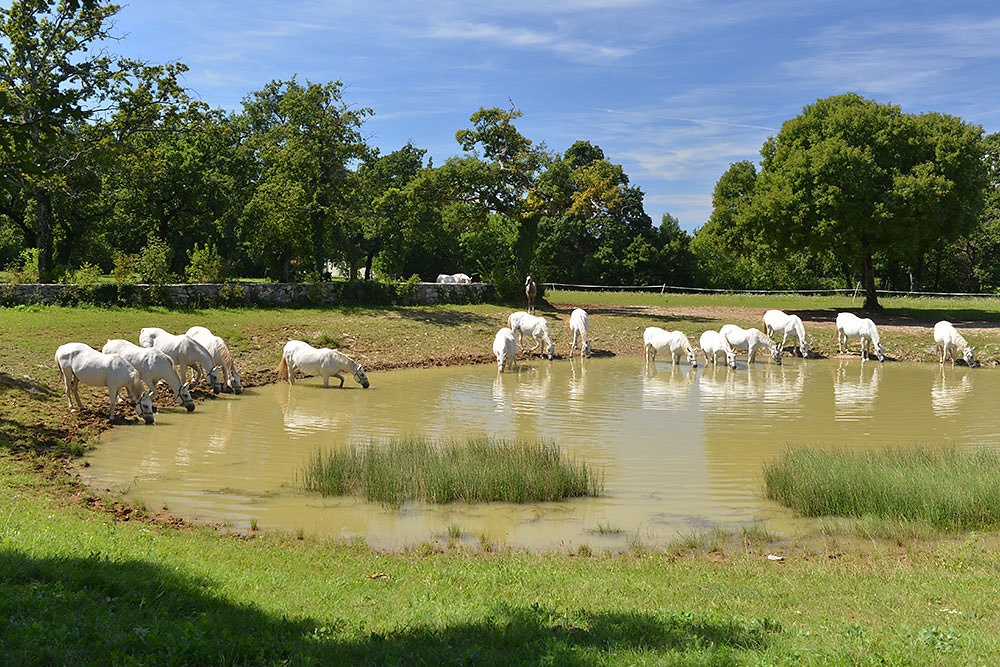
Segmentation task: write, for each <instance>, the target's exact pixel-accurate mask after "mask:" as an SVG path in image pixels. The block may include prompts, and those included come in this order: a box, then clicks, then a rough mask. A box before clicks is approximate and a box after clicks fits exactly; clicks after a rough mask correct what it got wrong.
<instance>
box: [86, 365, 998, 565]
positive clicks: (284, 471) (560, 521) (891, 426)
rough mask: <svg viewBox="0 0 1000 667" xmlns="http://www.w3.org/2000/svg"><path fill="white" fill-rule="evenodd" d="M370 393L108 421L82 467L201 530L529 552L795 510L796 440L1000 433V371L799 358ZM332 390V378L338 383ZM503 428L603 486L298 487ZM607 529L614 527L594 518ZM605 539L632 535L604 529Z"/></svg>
mask: <svg viewBox="0 0 1000 667" xmlns="http://www.w3.org/2000/svg"><path fill="white" fill-rule="evenodd" d="M371 381H372V388H371V389H368V390H362V389H361V388H360V387H358V386H357V385H355V384H353V383H352V381H351V380H350V378H348V380H347V382H346V383H345V385H344V389H336V388H330V389H324V388H323V387H322V380H317V379H315V378H309V379H307V380H305V381H302V382H298V383H296V384H295V386H291V387H290V386H288V385H287V384H277V385H271V386H266V387H259V388H255V389H250V390H248V391H247V392H246V393H245V394H244V395H243V396H239V397H236V396H228V395H224V396H221V397H219V398H217V399H215V400H208V401H206V402H205V403H204V404H202V405H199V406H198V410H197V411H196V412H194V413H191V414H188V413H185V412H184V411H183V409H182V408H177V409H170V410H164V411H161V412H160V413H159V415H158V416H157V424H156V426H155V427H143V426H134V427H125V428H115V429H113V431H112V432H111V434H110V437H109V438H107V439H106V441H105V442H104V443H103V444H102V445H101V446H100V447H99V448H97V449H96V450H95V451H93V452H92V453H91V454H89V455H88V456H87V461H88V462H89V464H90V465H89V467H87V468H82V469H81V474H82V475H83V476H84V477H85V479H87V480H88V482H89V483H90V484H92V485H93V486H95V487H96V488H99V489H104V488H112V489H115V490H123V491H125V492H126V494H127V495H128V496H130V497H132V498H134V499H141V500H142V501H144V502H145V503H146V504H147V505H148V506H149V507H151V508H153V509H156V508H160V507H163V506H165V507H167V508H169V510H170V512H171V513H173V514H175V515H178V516H182V517H185V518H187V519H191V520H195V521H208V522H227V523H230V524H231V525H232V526H233V527H235V528H237V529H246V528H248V527H249V525H250V522H251V521H252V520H253V521H256V522H257V523H258V525H259V527H260V528H262V529H278V530H284V531H289V532H297V531H298V530H300V529H301V530H302V531H303V532H304V533H306V534H312V535H325V536H337V537H355V536H361V537H364V538H365V539H366V540H367V541H368V542H369V543H370V544H371V545H372V546H376V547H380V548H400V547H405V546H409V545H414V544H419V543H421V542H425V541H432V540H435V539H446V536H447V532H448V527H449V526H452V525H457V526H458V527H460V528H461V530H462V531H463V532H464V533H465V534H466V535H467V536H468V537H467V538H466V539H472V540H479V539H485V540H489V541H493V542H497V543H501V544H505V545H508V546H518V547H526V548H530V549H559V548H569V547H572V546H573V545H577V544H581V543H586V544H588V545H590V546H592V547H595V548H619V547H623V546H625V544H626V541H627V540H629V539H635V538H636V537H638V538H639V539H640V540H641V541H642V542H643V543H646V544H658V543H664V542H667V541H669V540H671V539H673V538H674V537H675V536H677V535H678V534H684V533H687V532H690V531H691V530H692V529H698V528H703V527H707V526H711V525H714V524H723V525H726V526H731V527H736V526H738V525H740V524H745V523H748V522H752V521H758V520H765V521H768V520H770V521H779V522H782V521H787V518H788V514H787V513H786V512H785V511H784V510H782V509H780V508H778V507H776V506H775V505H773V504H771V503H769V502H767V501H764V500H762V499H761V498H760V470H761V464H762V462H763V461H765V460H767V459H769V458H772V457H774V456H775V455H776V454H778V453H779V452H780V451H782V450H783V449H784V448H785V447H787V446H789V445H790V444H801V443H817V442H823V443H835V444H841V445H845V446H850V447H867V446H872V445H877V444H884V443H904V444H905V443H914V442H920V443H926V442H940V441H942V440H948V441H958V442H962V443H969V444H989V445H992V444H994V443H996V442H998V430H1000V420H998V419H997V418H996V417H995V406H996V405H998V403H1000V373H998V372H996V371H992V370H990V369H978V370H970V369H967V368H955V369H952V368H951V367H946V368H944V369H941V368H939V367H938V365H937V364H922V365H920V364H905V363H893V364H885V365H882V364H878V363H877V362H866V363H862V362H861V361H859V360H857V359H854V360H832V361H824V360H809V361H802V360H798V359H786V361H785V363H784V365H782V366H775V365H773V364H770V363H760V362H758V363H757V364H755V365H754V366H753V367H751V368H749V369H748V368H747V367H746V365H745V364H741V365H740V368H739V369H737V370H728V369H726V368H703V367H699V368H697V369H691V368H689V367H688V366H687V365H686V364H685V365H678V366H677V367H676V368H671V366H670V364H669V362H668V363H662V362H658V363H657V364H656V365H655V367H654V368H652V369H650V371H649V372H646V371H644V368H643V363H642V359H641V358H636V357H620V358H610V359H587V360H579V359H577V360H573V361H556V362H546V361H537V362H530V363H523V364H521V365H520V366H519V367H518V369H517V371H516V372H513V373H507V374H504V375H503V376H502V377H497V375H496V368H495V367H493V366H472V367H470V366H461V367H451V368H431V369H419V370H400V371H391V372H385V373H377V374H372V376H371ZM334 384H336V383H334ZM406 433H425V434H427V435H428V436H430V437H452V436H461V435H463V434H469V433H475V434H490V435H499V436H505V437H511V438H514V437H519V438H529V439H534V438H546V439H551V440H554V441H556V442H557V443H558V444H559V445H561V446H562V447H563V449H564V450H566V451H567V452H569V453H570V454H571V455H573V456H576V457H579V458H582V459H585V460H587V461H589V462H591V463H593V464H595V465H597V466H599V467H600V468H601V469H602V470H603V471H604V474H605V494H606V495H605V496H604V497H600V498H589V499H579V500H570V501H566V502H560V503H539V504H532V505H507V504H499V503H493V504H481V505H464V504H452V505H447V506H428V505H425V504H422V503H412V504H408V505H406V506H405V507H403V508H401V509H398V508H388V507H384V506H382V505H379V504H372V503H368V502H365V501H362V500H359V499H355V498H323V497H321V496H319V495H314V494H308V493H304V492H301V491H299V490H298V489H297V486H296V478H297V476H298V474H299V473H300V471H301V470H302V467H303V465H304V464H305V462H306V461H307V460H308V458H309V457H310V456H311V455H312V453H313V452H314V451H316V450H317V449H318V448H328V447H338V446H343V445H344V444H345V443H366V442H368V441H369V440H370V439H371V438H381V437H385V436H392V435H400V434H406ZM602 528H603V529H604V533H603V534H602V533H601V529H602ZM608 529H612V531H620V532H608Z"/></svg>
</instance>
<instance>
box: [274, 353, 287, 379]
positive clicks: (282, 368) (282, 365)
mask: <svg viewBox="0 0 1000 667" xmlns="http://www.w3.org/2000/svg"><path fill="white" fill-rule="evenodd" d="M274 370H275V371H276V372H277V373H278V379H279V380H287V379H288V362H287V361H285V355H284V353H282V355H281V361H280V362H279V363H278V367H277V368H276V369H274Z"/></svg>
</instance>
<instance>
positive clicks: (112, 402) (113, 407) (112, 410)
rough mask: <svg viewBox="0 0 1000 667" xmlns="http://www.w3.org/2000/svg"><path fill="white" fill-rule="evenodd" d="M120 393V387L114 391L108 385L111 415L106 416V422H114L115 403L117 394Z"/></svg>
mask: <svg viewBox="0 0 1000 667" xmlns="http://www.w3.org/2000/svg"><path fill="white" fill-rule="evenodd" d="M119 391H121V387H118V390H117V391H116V390H115V388H114V387H112V386H111V385H108V394H110V398H111V414H109V415H108V421H109V422H113V421H114V420H115V403H117V400H116V399H117V398H118V392H119Z"/></svg>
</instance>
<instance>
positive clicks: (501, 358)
mask: <svg viewBox="0 0 1000 667" xmlns="http://www.w3.org/2000/svg"><path fill="white" fill-rule="evenodd" d="M496 355H497V372H498V373H503V369H504V368H506V367H507V350H506V349H503V350H499V351H497V353H496Z"/></svg>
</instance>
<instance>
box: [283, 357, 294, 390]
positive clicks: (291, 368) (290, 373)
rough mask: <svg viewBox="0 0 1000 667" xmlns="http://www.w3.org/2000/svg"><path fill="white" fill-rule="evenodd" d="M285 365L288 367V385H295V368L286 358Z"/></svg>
mask: <svg viewBox="0 0 1000 667" xmlns="http://www.w3.org/2000/svg"><path fill="white" fill-rule="evenodd" d="M285 365H286V366H288V384H295V366H294V365H293V363H292V362H291V361H289V360H288V358H287V357H286V358H285Z"/></svg>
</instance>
